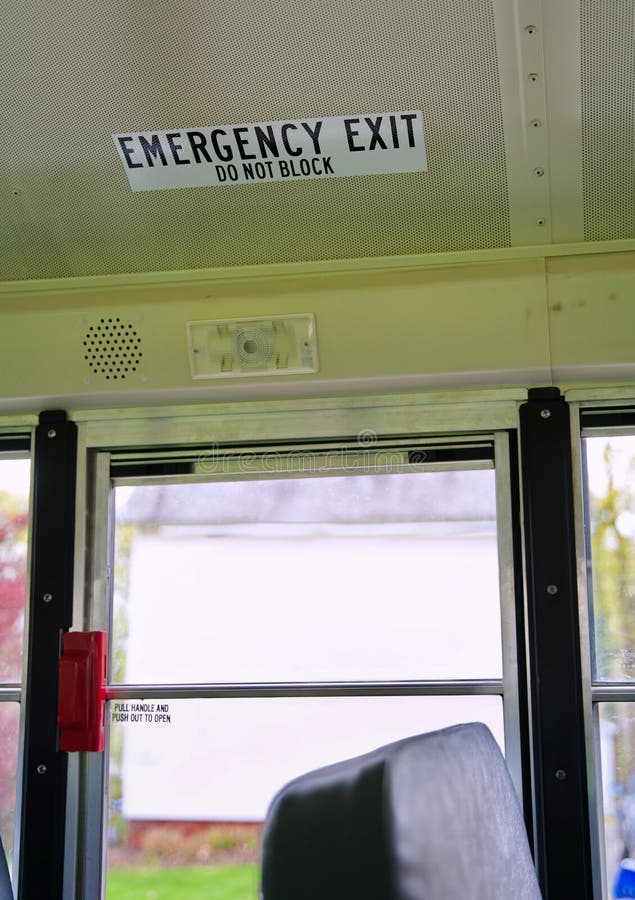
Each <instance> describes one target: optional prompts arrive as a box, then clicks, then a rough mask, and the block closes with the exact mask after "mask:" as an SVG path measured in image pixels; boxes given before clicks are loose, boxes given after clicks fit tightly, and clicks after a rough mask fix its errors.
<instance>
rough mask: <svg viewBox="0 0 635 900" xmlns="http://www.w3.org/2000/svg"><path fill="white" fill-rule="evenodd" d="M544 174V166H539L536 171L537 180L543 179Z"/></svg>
mask: <svg viewBox="0 0 635 900" xmlns="http://www.w3.org/2000/svg"><path fill="white" fill-rule="evenodd" d="M544 174H545V170H544V169H543V168H542V166H538V167H537V168H536V169H534V175H535V176H536V178H542V176H543V175H544Z"/></svg>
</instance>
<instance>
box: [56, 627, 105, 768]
mask: <svg viewBox="0 0 635 900" xmlns="http://www.w3.org/2000/svg"><path fill="white" fill-rule="evenodd" d="M106 647H107V642H106V632H105V631H67V632H66V634H65V635H64V636H63V638H62V656H61V658H60V671H59V689H58V701H57V727H58V728H59V730H60V750H65V751H67V752H73V751H75V750H103V749H104V717H105V703H106Z"/></svg>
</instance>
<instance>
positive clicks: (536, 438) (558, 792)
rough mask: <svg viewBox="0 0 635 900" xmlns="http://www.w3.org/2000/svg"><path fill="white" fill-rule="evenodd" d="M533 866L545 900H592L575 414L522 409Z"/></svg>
mask: <svg viewBox="0 0 635 900" xmlns="http://www.w3.org/2000/svg"><path fill="white" fill-rule="evenodd" d="M520 452H521V481H522V496H523V517H524V548H525V579H526V588H527V630H528V633H527V640H528V653H529V677H530V691H531V703H530V706H531V713H530V716H531V733H532V752H533V772H534V792H535V803H536V816H535V822H536V847H535V852H536V864H537V869H538V875H539V879H540V883H541V887H542V891H543V896H544V898H545V900H564V898H565V897H575V898H576V900H592V898H593V878H592V865H591V838H590V832H589V806H588V803H589V800H588V784H587V768H586V744H585V731H584V710H583V687H582V664H581V656H580V626H579V614H578V591H577V576H576V544H575V523H574V506H573V481H572V465H571V430H570V416H569V407H568V404H567V403H566V402H565V400H564V398H563V397H562V396H561V395H560V392H559V390H558V389H557V388H536V389H533V390H530V391H529V396H528V401H527V402H526V403H524V404H523V405H522V406H521V407H520Z"/></svg>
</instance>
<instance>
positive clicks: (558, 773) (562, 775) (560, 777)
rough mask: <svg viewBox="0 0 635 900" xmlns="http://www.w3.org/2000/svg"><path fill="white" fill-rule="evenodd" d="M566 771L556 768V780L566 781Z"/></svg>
mask: <svg viewBox="0 0 635 900" xmlns="http://www.w3.org/2000/svg"><path fill="white" fill-rule="evenodd" d="M566 778H567V773H566V772H565V770H564V769H556V781H566Z"/></svg>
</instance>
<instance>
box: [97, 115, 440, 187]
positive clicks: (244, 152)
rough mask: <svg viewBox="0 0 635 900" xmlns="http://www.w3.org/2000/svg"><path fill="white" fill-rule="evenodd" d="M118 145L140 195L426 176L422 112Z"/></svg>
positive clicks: (259, 125) (198, 131)
mask: <svg viewBox="0 0 635 900" xmlns="http://www.w3.org/2000/svg"><path fill="white" fill-rule="evenodd" d="M113 139H114V142H115V146H116V148H117V151H118V153H119V157H120V158H121V161H122V163H123V167H124V170H125V172H126V175H127V176H128V181H129V183H130V187H131V188H132V190H133V191H159V190H165V189H167V188H186V187H204V186H208V185H214V186H216V185H232V184H259V183H262V182H267V181H287V182H290V181H300V180H303V179H306V178H341V177H345V176H347V175H376V174H386V173H394V172H425V171H427V168H428V165H427V160H426V149H425V142H424V134H423V115H422V113H421V112H419V111H416V110H415V111H406V112H389V113H373V114H370V115H354V116H329V117H326V118H322V119H292V120H288V121H278V122H255V123H251V124H247V125H224V126H220V127H217V126H213V127H204V128H178V129H173V130H172V131H135V132H128V133H127V134H114V135H113Z"/></svg>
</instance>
